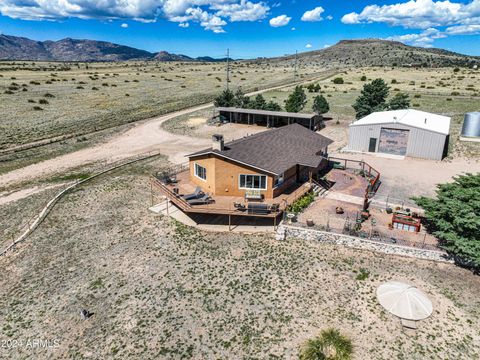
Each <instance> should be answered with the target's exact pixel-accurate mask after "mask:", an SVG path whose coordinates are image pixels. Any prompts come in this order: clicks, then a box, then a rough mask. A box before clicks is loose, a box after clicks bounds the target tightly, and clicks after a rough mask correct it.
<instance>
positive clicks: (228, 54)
mask: <svg viewBox="0 0 480 360" xmlns="http://www.w3.org/2000/svg"><path fill="white" fill-rule="evenodd" d="M229 82H230V49H227V90H228V85H229V84H228V83H229Z"/></svg>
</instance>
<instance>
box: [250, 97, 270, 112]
mask: <svg viewBox="0 0 480 360" xmlns="http://www.w3.org/2000/svg"><path fill="white" fill-rule="evenodd" d="M249 105H250V108H251V109H257V110H265V108H266V106H267V101H266V100H265V98H264V97H263V95H262V94H258V95H257V96H255V99H253V100H252V101H250V104H249Z"/></svg>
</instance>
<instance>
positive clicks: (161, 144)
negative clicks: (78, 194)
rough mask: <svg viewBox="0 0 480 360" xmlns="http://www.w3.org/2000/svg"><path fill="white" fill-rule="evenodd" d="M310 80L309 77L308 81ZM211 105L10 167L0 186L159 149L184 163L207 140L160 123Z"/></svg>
mask: <svg viewBox="0 0 480 360" xmlns="http://www.w3.org/2000/svg"><path fill="white" fill-rule="evenodd" d="M310 81H311V80H310ZM289 86H292V84H288V85H281V86H276V87H272V88H268V89H264V90H259V91H255V92H252V93H249V94H247V95H248V96H253V95H256V94H259V93H262V92H266V91H271V90H276V89H281V88H284V87H289ZM211 106H212V104H210V103H209V104H203V105H199V106H195V107H192V108H188V109H185V110H180V111H176V112H173V113H170V114H167V115H163V116H159V117H155V118H152V119H147V120H143V121H141V122H139V123H137V124H136V126H134V127H133V128H131V129H129V130H127V131H125V132H123V133H120V134H118V135H117V136H115V137H113V138H112V139H111V140H109V141H107V142H105V143H102V144H99V145H95V146H92V147H89V148H86V149H83V150H79V151H76V152H73V153H68V154H65V155H61V156H58V157H56V158H53V159H49V160H45V161H42V162H39V163H36V164H32V165H29V166H26V167H24V168H20V169H17V170H13V171H11V172H8V173H6V174H4V175H1V176H0V187H7V186H10V185H12V184H15V183H20V182H22V181H27V180H31V179H33V178H35V177H39V176H43V175H48V174H53V173H58V172H61V171H65V170H67V169H72V168H75V167H79V166H82V165H85V164H89V163H94V162H102V161H104V162H107V163H111V162H115V161H118V160H122V159H126V158H130V157H134V156H136V155H139V154H144V153H147V152H149V151H160V152H161V153H162V154H163V155H165V156H167V157H168V158H169V160H170V161H171V162H174V163H182V162H186V159H185V155H186V154H188V153H190V152H194V151H196V150H200V149H202V148H205V147H207V146H209V144H210V140H208V139H202V138H199V137H189V136H182V135H177V134H172V133H170V132H168V131H165V130H163V129H162V124H163V123H164V122H165V121H167V120H170V119H172V118H175V117H177V116H182V115H187V114H190V113H194V112H197V111H199V110H203V109H207V108H208V107H211Z"/></svg>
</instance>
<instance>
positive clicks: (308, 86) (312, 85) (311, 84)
mask: <svg viewBox="0 0 480 360" xmlns="http://www.w3.org/2000/svg"><path fill="white" fill-rule="evenodd" d="M307 89H308V92H314V91H315V84H313V83H310V84H308V85H307Z"/></svg>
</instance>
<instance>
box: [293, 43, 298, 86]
mask: <svg viewBox="0 0 480 360" xmlns="http://www.w3.org/2000/svg"><path fill="white" fill-rule="evenodd" d="M297 60H298V50H295V67H294V70H293V82H297Z"/></svg>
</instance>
